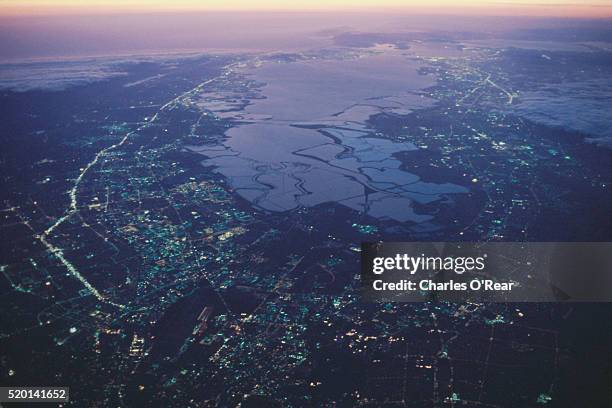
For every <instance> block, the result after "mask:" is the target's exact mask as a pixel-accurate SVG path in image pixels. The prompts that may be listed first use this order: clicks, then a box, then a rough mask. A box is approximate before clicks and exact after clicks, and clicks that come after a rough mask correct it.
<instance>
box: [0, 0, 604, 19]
mask: <svg viewBox="0 0 612 408" xmlns="http://www.w3.org/2000/svg"><path fill="white" fill-rule="evenodd" d="M363 9H374V10H390V9H394V10H398V9H402V10H406V11H422V12H426V13H442V14H446V13H450V14H475V15H492V14H493V15H532V16H562V17H612V0H531V1H530V0H427V1H423V0H291V1H287V0H216V1H213V0H172V1H169V0H165V1H162V0H87V1H83V0H0V16H9V15H41V14H42V15H44V14H75V13H76V14H83V13H87V14H92V13H93V14H95V13H123V12H163V11H190V10H198V11H207V10H224V11H225V10H233V11H247V10H248V11H264V10H265V11H269V10H283V11H304V10H308V11H322V10H363Z"/></svg>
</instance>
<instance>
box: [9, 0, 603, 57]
mask: <svg viewBox="0 0 612 408" xmlns="http://www.w3.org/2000/svg"><path fill="white" fill-rule="evenodd" d="M422 4H427V6H423V5H422ZM458 4H459V5H461V6H458ZM169 5H171V6H169ZM558 17H562V18H558ZM568 17H573V18H576V17H577V18H579V19H582V20H575V19H568ZM587 17H588V18H593V17H595V18H597V19H602V18H603V20H600V21H595V20H592V19H586V20H585V18H587ZM551 21H552V23H551ZM567 21H570V24H575V23H576V21H578V22H579V23H580V24H582V27H583V28H584V27H585V24H586V28H588V29H593V28H597V29H602V28H603V29H605V30H608V31H610V32H612V0H533V1H532V2H529V0H463V1H462V0H452V1H451V0H418V1H417V0H403V1H399V0H361V1H360V0H251V1H247V0H219V1H210V0H166V1H161V0H104V1H102V0H22V1H16V0H0V63H2V62H12V61H23V60H30V59H45V58H64V57H84V56H116V55H134V54H142V53H150V52H162V53H163V52H183V51H216V50H218V51H227V50H232V51H243V50H253V51H268V50H298V49H299V50H303V49H309V48H314V47H322V46H328V45H330V44H331V43H330V41H331V37H333V33H332V32H334V33H338V32H347V31H351V32H356V31H358V32H401V31H414V30H416V31H445V30H446V31H462V32H484V33H488V34H491V33H493V34H495V33H496V32H501V31H504V30H506V31H507V30H517V29H525V28H538V29H539V28H546V27H551V26H553V27H554V28H556V29H558V26H554V25H555V24H566V23H567ZM330 33H331V34H330Z"/></svg>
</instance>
